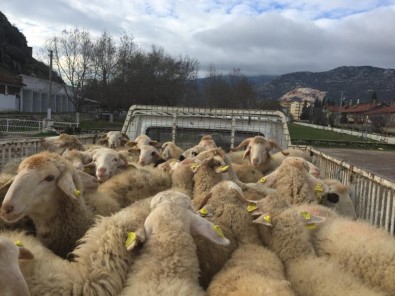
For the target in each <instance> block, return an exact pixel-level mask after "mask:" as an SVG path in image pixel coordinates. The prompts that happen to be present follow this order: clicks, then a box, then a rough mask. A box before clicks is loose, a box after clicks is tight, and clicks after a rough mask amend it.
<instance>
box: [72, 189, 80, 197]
mask: <svg viewBox="0 0 395 296" xmlns="http://www.w3.org/2000/svg"><path fill="white" fill-rule="evenodd" d="M73 193H74V195H75V197H79V196H80V195H81V191H79V190H78V189H74V190H73Z"/></svg>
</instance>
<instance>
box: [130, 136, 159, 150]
mask: <svg viewBox="0 0 395 296" xmlns="http://www.w3.org/2000/svg"><path fill="white" fill-rule="evenodd" d="M143 145H150V146H153V147H159V146H160V144H159V142H157V141H155V140H151V138H150V137H148V136H147V135H140V136H138V137H137V138H136V139H135V140H134V141H129V142H128V143H126V144H125V146H127V147H130V148H141V146H143Z"/></svg>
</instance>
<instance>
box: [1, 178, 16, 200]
mask: <svg viewBox="0 0 395 296" xmlns="http://www.w3.org/2000/svg"><path fill="white" fill-rule="evenodd" d="M14 179H15V177H12V178H11V179H9V180H8V181H7V182H5V183H4V184H3V185H1V186H0V196H5V195H6V193H7V191H8V188H10V186H11V184H12V182H14Z"/></svg>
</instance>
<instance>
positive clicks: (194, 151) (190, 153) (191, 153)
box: [179, 145, 209, 160]
mask: <svg viewBox="0 0 395 296" xmlns="http://www.w3.org/2000/svg"><path fill="white" fill-rule="evenodd" d="M206 150H209V149H208V148H206V147H204V146H201V145H196V146H193V147H192V148H189V149H187V150H185V151H184V152H183V153H182V154H181V155H180V158H179V159H180V160H184V159H186V158H193V157H195V156H197V155H198V154H199V153H201V152H203V151H206Z"/></svg>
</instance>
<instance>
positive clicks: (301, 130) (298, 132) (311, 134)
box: [288, 123, 376, 142]
mask: <svg viewBox="0 0 395 296" xmlns="http://www.w3.org/2000/svg"><path fill="white" fill-rule="evenodd" d="M288 129H289V133H290V136H291V139H307V140H335V141H336V140H337V141H366V142H376V141H374V140H371V139H367V140H363V139H362V138H360V137H357V136H352V135H347V134H341V133H336V132H332V131H326V130H321V129H316V128H312V127H307V126H303V125H298V124H293V123H289V124H288Z"/></svg>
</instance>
